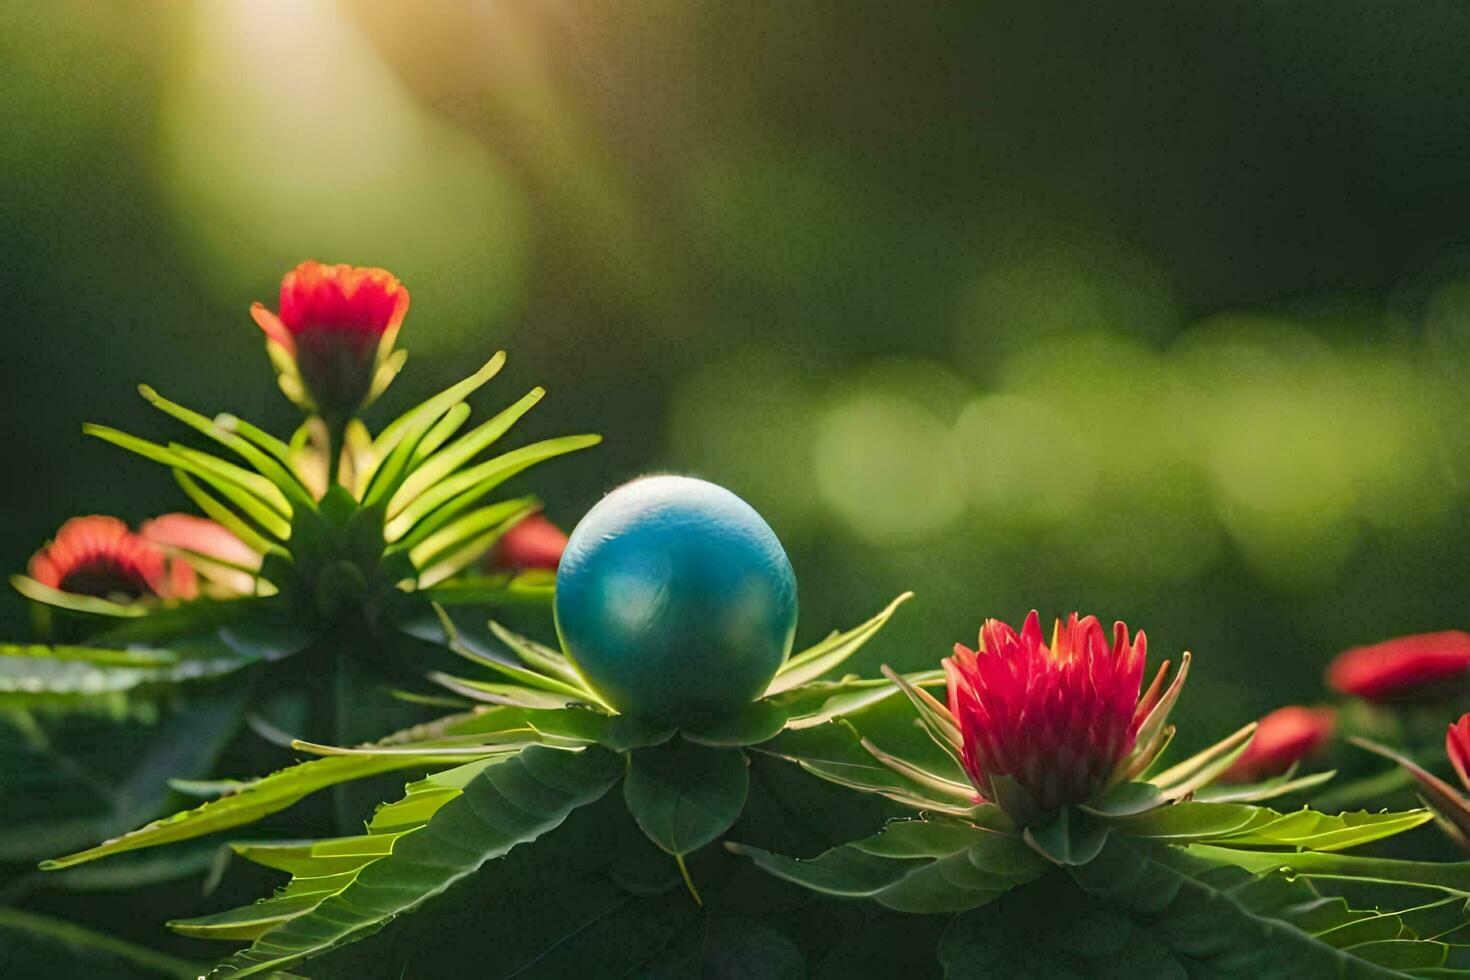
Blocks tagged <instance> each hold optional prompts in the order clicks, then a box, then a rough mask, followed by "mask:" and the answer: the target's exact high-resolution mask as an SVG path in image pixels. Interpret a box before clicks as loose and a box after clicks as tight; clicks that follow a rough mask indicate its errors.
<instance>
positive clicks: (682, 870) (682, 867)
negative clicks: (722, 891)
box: [674, 854, 704, 908]
mask: <svg viewBox="0 0 1470 980" xmlns="http://www.w3.org/2000/svg"><path fill="white" fill-rule="evenodd" d="M674 863H675V864H677V865H678V866H679V874H681V875H683V877H684V887H685V888H687V889H689V894H690V895H693V896H694V904H695V905H698V906H699V907H700V908H704V899H702V898H700V897H699V889H697V888H695V887H694V879H693V878H691V877H689V866H688V865H686V864H685V863H684V855H682V854H675V855H674Z"/></svg>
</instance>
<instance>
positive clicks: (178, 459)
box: [82, 422, 291, 522]
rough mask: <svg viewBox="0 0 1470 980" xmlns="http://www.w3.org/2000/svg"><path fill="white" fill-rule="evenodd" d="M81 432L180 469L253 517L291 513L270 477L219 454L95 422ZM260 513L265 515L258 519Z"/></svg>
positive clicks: (274, 518) (275, 518)
mask: <svg viewBox="0 0 1470 980" xmlns="http://www.w3.org/2000/svg"><path fill="white" fill-rule="evenodd" d="M82 431H83V432H85V433H86V434H87V435H90V436H96V437H97V438H99V439H101V440H103V441H104V442H110V443H112V444H113V445H115V446H118V447H120V448H122V449H126V450H128V451H129V452H132V453H136V454H137V455H139V456H142V457H143V458H144V459H151V460H153V461H154V462H155V463H162V464H163V465H165V466H168V467H171V468H174V469H181V470H184V471H185V472H187V473H189V474H191V475H192V476H195V477H198V478H199V479H201V480H203V481H204V482H206V483H208V484H209V485H210V486H212V487H214V488H215V489H216V490H218V491H219V492H220V493H222V494H224V495H225V496H226V497H229V498H230V500H231V501H233V502H234V503H235V504H236V505H237V506H240V507H242V508H245V509H247V510H248V511H249V512H250V515H251V517H252V518H254V519H257V520H264V521H266V522H274V521H278V520H279V519H280V518H281V517H286V516H289V515H290V513H291V508H290V506H289V505H288V504H287V503H286V501H285V498H284V497H283V496H282V495H281V493H280V491H279V490H277V489H276V488H275V485H274V484H272V483H271V482H270V481H269V480H266V479H265V478H264V477H262V476H260V475H259V474H258V473H251V472H250V471H248V470H245V469H243V468H241V467H238V466H235V464H233V463H228V462H226V461H225V460H222V459H220V458H219V457H217V456H211V455H210V454H209V453H203V452H199V451H198V450H192V449H186V447H173V446H160V445H158V444H156V443H152V442H149V441H148V440H146V439H139V438H138V437H137V436H133V435H129V434H128V433H126V432H122V431H119V430H118V429H114V428H112V427H111V426H106V425H97V424H96V423H92V422H88V423H87V424H85V425H83V426H82ZM180 450H184V451H180ZM267 488H269V489H267ZM257 514H259V515H262V516H261V517H259V518H257V517H256V515H257Z"/></svg>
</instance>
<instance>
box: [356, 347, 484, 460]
mask: <svg viewBox="0 0 1470 980" xmlns="http://www.w3.org/2000/svg"><path fill="white" fill-rule="evenodd" d="M504 366H505V351H503V350H502V351H496V352H495V354H494V356H492V357H491V358H490V360H488V361H486V362H485V363H484V364H483V365H481V367H480V369H479V370H478V371H476V372H475V373H474V374H472V375H470V376H469V377H468V378H465V379H464V380H463V381H460V382H457V383H455V384H453V385H450V386H449V387H448V388H445V389H444V390H443V391H441V392H439V394H437V395H435V396H434V397H433V398H430V399H428V400H427V401H424V402H421V403H419V404H418V405H415V406H414V407H413V408H411V409H409V410H408V411H406V412H404V413H403V414H402V415H400V416H399V417H398V418H396V419H394V420H393V421H392V422H389V423H388V424H387V425H386V426H384V427H383V431H382V432H380V433H378V437H377V438H376V439H374V440H373V452H374V454H375V455H376V456H377V457H378V458H379V459H383V458H385V457H387V455H388V454H389V453H390V452H391V451H392V450H393V449H394V448H396V447H397V445H398V442H399V441H400V440H401V439H402V438H403V436H404V434H405V433H406V432H407V431H408V430H409V429H410V428H412V427H413V426H415V425H418V424H420V423H422V422H423V420H424V419H437V418H439V417H440V416H441V415H443V414H444V413H445V412H447V411H449V410H450V409H451V408H453V407H454V405H455V403H456V402H461V401H463V400H464V399H465V398H466V397H467V396H468V395H470V394H471V393H473V392H474V391H475V390H476V389H477V388H479V387H480V386H482V385H483V384H485V382H487V381H489V380H490V379H491V378H493V377H495V375H497V374H499V373H500V369H501V368H502V367H504Z"/></svg>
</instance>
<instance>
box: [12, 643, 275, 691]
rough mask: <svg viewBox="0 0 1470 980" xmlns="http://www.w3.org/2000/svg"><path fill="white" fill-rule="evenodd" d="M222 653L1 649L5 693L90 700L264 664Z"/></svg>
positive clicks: (34, 647) (37, 646)
mask: <svg viewBox="0 0 1470 980" xmlns="http://www.w3.org/2000/svg"><path fill="white" fill-rule="evenodd" d="M221 653H222V654H223V655H220V656H209V657H186V656H181V655H180V654H178V653H175V652H174V651H171V650H158V649H141V650H140V649H129V650H114V649H108V648H98V647H77V646H54V647H53V646H44V645H40V644H25V645H21V644H0V694H31V695H80V696H87V697H90V696H93V695H97V694H105V693H108V692H112V691H130V690H133V689H135V688H138V687H141V686H144V685H149V684H171V683H177V682H180V681H192V680H200V679H203V678H207V677H217V676H219V675H220V674H225V673H229V672H230V671H234V670H239V669H240V668H241V667H247V666H250V665H252V664H255V663H257V662H258V661H257V660H256V659H255V658H253V657H248V656H244V655H241V654H233V653H231V651H229V650H223V651H221Z"/></svg>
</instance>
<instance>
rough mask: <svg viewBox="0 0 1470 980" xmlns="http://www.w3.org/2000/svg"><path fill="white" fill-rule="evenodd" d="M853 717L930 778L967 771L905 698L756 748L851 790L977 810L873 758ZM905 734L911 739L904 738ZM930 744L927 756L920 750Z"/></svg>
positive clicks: (916, 804) (921, 806) (942, 808)
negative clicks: (917, 719) (922, 725)
mask: <svg viewBox="0 0 1470 980" xmlns="http://www.w3.org/2000/svg"><path fill="white" fill-rule="evenodd" d="M854 721H856V722H857V723H860V724H862V726H863V728H864V730H865V731H868V732H871V733H873V734H874V737H875V738H881V739H882V740H883V744H884V745H885V746H893V747H894V749H895V751H894V752H893V753H892V755H893V756H894V757H900V756H901V757H902V758H904V759H905V760H908V761H909V762H910V763H911V765H913V766H914V767H915V768H920V769H922V770H923V771H924V772H925V773H926V774H927V775H928V776H929V777H932V778H933V779H939V780H943V781H945V782H948V783H953V784H960V783H961V782H962V781H964V780H965V779H966V777H965V774H964V771H963V770H961V769H960V768H959V767H958V766H957V765H955V763H954V761H953V760H952V759H951V758H950V757H949V756H948V755H947V754H945V753H944V752H941V751H940V750H938V749H937V748H936V747H935V746H934V743H933V742H932V741H930V739H929V738H928V737H926V736H925V735H924V734H923V732H922V731H921V730H919V729H918V728H917V727H916V726H915V725H914V724H913V711H912V709H911V708H910V707H909V705H908V703H907V702H906V701H904V700H902V699H889V700H886V701H883V702H880V703H878V704H876V705H873V706H871V707H869V708H867V709H865V710H864V711H862V712H861V713H860V714H859V715H856V716H854V719H853V720H849V719H846V718H839V719H837V720H835V721H829V722H826V723H825V724H822V725H818V726H815V727H812V728H803V729H798V730H792V729H787V730H785V731H783V732H781V734H779V735H777V736H776V737H775V738H773V739H771V740H769V741H767V742H763V743H761V744H760V745H758V746H755V747H754V748H755V751H758V752H763V753H766V754H768V755H774V756H777V757H778V758H783V759H787V760H788V761H791V762H794V763H796V764H797V765H799V766H801V768H803V769H805V770H806V771H807V772H809V773H811V774H812V775H814V776H818V777H820V778H822V779H825V780H827V781H828V782H832V783H836V784H837V785H839V786H846V787H848V788H849V789H856V790H861V791H863V792H868V793H877V794H879V795H881V796H885V797H887V798H889V799H891V800H896V801H898V802H899V803H903V804H905V805H907V806H911V807H913V808H915V809H917V810H932V811H935V812H938V813H949V814H955V815H961V816H964V815H968V814H970V812H971V811H972V810H973V809H974V807H973V806H971V805H969V804H959V803H956V801H954V800H953V799H949V798H947V797H943V796H940V795H938V794H937V793H936V792H934V791H933V790H932V789H931V788H930V786H929V784H928V783H927V782H926V781H915V779H913V778H911V777H910V776H909V775H905V774H902V773H899V772H897V771H895V770H894V769H893V768H891V767H890V766H887V765H884V764H883V763H882V762H880V761H878V759H877V758H875V757H874V755H873V753H872V752H871V751H869V750H868V749H867V748H865V747H864V745H863V736H861V735H859V734H858V730H857V728H856V727H855V724H854ZM905 738H907V742H905ZM925 749H927V755H924V754H922V750H925Z"/></svg>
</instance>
